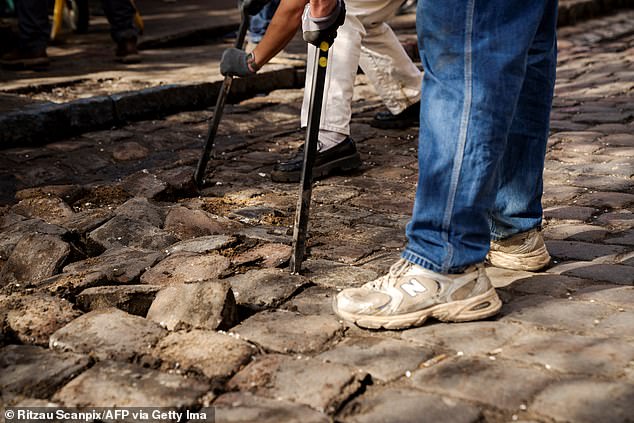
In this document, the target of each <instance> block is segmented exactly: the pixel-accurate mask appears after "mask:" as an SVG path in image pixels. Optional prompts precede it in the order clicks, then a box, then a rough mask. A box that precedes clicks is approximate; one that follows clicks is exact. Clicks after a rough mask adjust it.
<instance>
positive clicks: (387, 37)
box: [301, 0, 422, 135]
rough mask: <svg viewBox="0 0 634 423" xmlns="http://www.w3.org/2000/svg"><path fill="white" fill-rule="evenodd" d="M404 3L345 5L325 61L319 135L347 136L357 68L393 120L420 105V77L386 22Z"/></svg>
mask: <svg viewBox="0 0 634 423" xmlns="http://www.w3.org/2000/svg"><path fill="white" fill-rule="evenodd" d="M401 3H402V0H346V9H347V13H346V20H345V23H344V24H343V25H342V26H341V27H340V28H339V30H338V31H337V38H336V39H335V42H334V44H333V45H332V48H331V49H330V52H329V56H328V68H327V71H326V83H325V87H324V100H323V107H322V111H321V122H320V129H322V130H324V129H325V130H327V131H332V132H337V133H340V134H345V135H350V118H351V116H352V108H351V102H352V94H353V86H354V80H355V76H356V74H357V67H359V66H360V67H361V69H362V70H363V72H364V73H365V74H366V76H367V77H368V79H369V80H370V82H371V83H372V85H373V86H374V89H375V90H376V91H377V93H378V94H379V96H381V99H382V100H383V103H385V106H387V108H388V110H389V111H390V112H392V113H394V114H398V113H400V112H402V111H403V110H404V109H405V108H407V107H408V106H410V105H412V104H414V103H416V102H417V101H418V100H419V99H420V89H421V81H422V75H421V72H420V71H419V70H418V68H417V67H416V65H414V63H413V62H412V60H411V59H410V58H409V56H408V55H407V53H405V50H404V49H403V46H402V45H401V43H400V42H399V41H398V38H396V35H395V34H394V32H393V31H392V28H390V27H389V26H388V25H387V24H386V23H385V22H386V21H387V20H388V19H390V18H392V17H393V16H394V15H395V14H396V11H397V10H398V8H399V6H400V5H401ZM314 71H315V47H314V46H313V45H309V46H308V63H307V72H306V88H305V90H304V102H303V104H302V117H301V124H302V126H306V125H307V124H308V108H309V104H310V95H311V93H310V91H311V88H312V87H311V81H312V79H313V72H314Z"/></svg>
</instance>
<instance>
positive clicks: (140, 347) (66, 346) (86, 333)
mask: <svg viewBox="0 0 634 423" xmlns="http://www.w3.org/2000/svg"><path fill="white" fill-rule="evenodd" d="M163 336H165V330H164V329H162V328H161V327H160V326H159V325H157V324H155V323H153V322H151V321H148V320H146V319H144V318H142V317H139V316H132V315H130V314H128V313H125V312H123V311H121V310H118V309H116V308H108V309H103V310H95V311H91V312H90V313H86V314H84V315H83V316H80V317H78V318H77V319H75V320H73V321H72V322H70V323H69V324H67V325H66V326H64V327H63V328H61V329H59V330H58V331H56V332H55V333H54V334H53V335H51V338H50V346H51V348H52V349H54V350H58V351H71V352H75V353H82V354H87V355H90V356H91V357H92V358H94V359H97V360H102V361H103V360H108V359H114V360H117V361H131V360H143V359H144V357H147V356H149V355H150V353H151V349H152V347H153V346H154V345H155V344H156V343H157V342H158V340H159V339H160V338H161V337H163Z"/></svg>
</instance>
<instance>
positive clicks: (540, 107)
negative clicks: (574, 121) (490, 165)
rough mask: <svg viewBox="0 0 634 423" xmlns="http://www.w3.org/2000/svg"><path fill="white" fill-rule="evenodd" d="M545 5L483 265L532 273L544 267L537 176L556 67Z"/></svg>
mask: <svg viewBox="0 0 634 423" xmlns="http://www.w3.org/2000/svg"><path fill="white" fill-rule="evenodd" d="M555 3H556V2H555V0H551V3H550V6H548V9H547V10H549V11H550V12H549V13H546V14H544V18H543V19H542V22H541V24H540V27H539V30H538V31H537V35H536V36H535V38H534V40H533V43H532V45H531V47H530V49H529V51H528V60H527V69H526V77H525V78H524V84H523V86H522V91H521V93H520V98H519V102H518V105H517V109H516V111H515V116H514V118H513V122H512V123H511V130H510V132H509V136H508V142H507V146H506V149H505V151H504V157H503V158H502V163H501V164H500V168H499V173H498V175H499V177H498V180H499V182H498V188H497V195H496V198H495V206H494V209H493V212H492V214H491V237H492V242H491V250H490V251H489V255H488V256H487V258H488V260H489V262H490V263H491V264H492V265H494V266H497V267H503V268H507V269H513V270H529V271H536V270H540V269H542V268H543V267H545V266H547V265H548V264H549V263H550V255H549V254H548V249H547V248H546V245H545V243H544V238H543V237H542V235H541V233H540V229H541V228H540V226H541V222H542V203H541V198H542V189H543V180H542V172H543V169H544V157H545V154H546V143H547V141H548V132H549V112H550V108H551V105H552V97H553V90H554V83H555V72H556V65H557V44H556V36H555V33H556V25H557V19H556V13H554V12H552V11H554V10H555V9H556V4H555Z"/></svg>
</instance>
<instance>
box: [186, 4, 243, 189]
mask: <svg viewBox="0 0 634 423" xmlns="http://www.w3.org/2000/svg"><path fill="white" fill-rule="evenodd" d="M241 13H242V22H240V28H239V29H238V36H237V38H236V42H235V44H234V47H235V48H239V49H241V50H242V48H243V47H244V38H245V37H246V34H247V28H248V26H249V15H248V14H247V11H246V10H245V9H244V7H243V8H241ZM231 82H233V77H232V76H229V75H227V76H225V79H224V81H222V86H221V87H220V92H219V93H218V99H217V100H216V108H215V109H214V117H213V119H212V120H211V123H210V124H209V129H208V131H207V139H206V141H205V147H204V149H203V154H202V155H201V156H200V160H199V161H198V166H197V167H196V171H195V172H194V182H195V183H196V186H197V187H198V188H199V189H200V188H201V187H202V185H203V181H204V178H205V171H206V170H207V164H208V163H209V158H210V157H211V156H212V154H213V150H214V147H215V146H216V143H215V141H216V133H217V132H218V125H219V124H220V119H221V118H222V112H223V110H224V108H225V102H226V100H227V95H229V90H230V89H231Z"/></svg>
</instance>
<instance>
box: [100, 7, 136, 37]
mask: <svg viewBox="0 0 634 423" xmlns="http://www.w3.org/2000/svg"><path fill="white" fill-rule="evenodd" d="M103 11H104V12H105V14H106V17H107V18H108V22H109V23H110V35H111V36H112V39H113V40H114V42H115V43H119V42H121V41H124V40H127V39H130V38H134V37H136V36H137V35H138V31H137V29H136V27H135V26H134V14H135V13H136V10H135V9H134V6H132V3H131V2H130V0H103Z"/></svg>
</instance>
